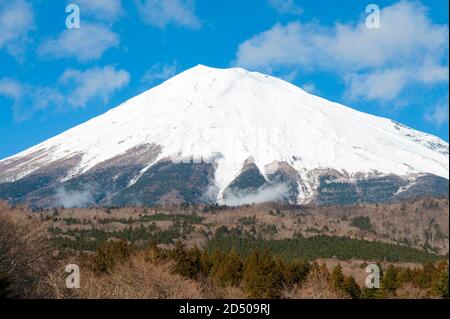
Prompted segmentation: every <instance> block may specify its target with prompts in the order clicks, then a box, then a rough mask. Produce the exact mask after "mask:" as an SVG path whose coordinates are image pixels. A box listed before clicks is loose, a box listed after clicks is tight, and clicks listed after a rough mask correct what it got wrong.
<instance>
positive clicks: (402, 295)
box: [395, 283, 429, 299]
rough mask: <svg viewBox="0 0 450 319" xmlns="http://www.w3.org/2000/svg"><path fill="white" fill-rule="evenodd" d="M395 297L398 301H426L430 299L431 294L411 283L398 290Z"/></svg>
mask: <svg viewBox="0 0 450 319" xmlns="http://www.w3.org/2000/svg"><path fill="white" fill-rule="evenodd" d="M395 295H396V297H397V298H398V299H426V298H429V292H428V290H426V289H421V288H418V287H416V286H414V285H413V284H411V283H405V284H403V285H402V286H401V287H400V288H398V289H397V291H396V292H395Z"/></svg>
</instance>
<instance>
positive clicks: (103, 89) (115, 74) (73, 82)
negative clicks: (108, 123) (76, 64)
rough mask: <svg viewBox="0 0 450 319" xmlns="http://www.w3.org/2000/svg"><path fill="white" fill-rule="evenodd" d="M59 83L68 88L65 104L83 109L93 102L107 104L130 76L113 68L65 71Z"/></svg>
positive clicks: (126, 82)
mask: <svg viewBox="0 0 450 319" xmlns="http://www.w3.org/2000/svg"><path fill="white" fill-rule="evenodd" d="M60 82H61V83H62V84H64V85H65V86H66V87H68V88H70V94H69V95H68V97H67V102H68V103H69V104H70V105H71V106H74V107H85V106H86V105H87V104H88V103H89V102H91V101H93V100H100V101H101V102H102V103H108V101H109V99H110V97H111V95H112V94H113V93H114V92H115V91H117V90H119V89H121V88H123V87H125V86H127V85H128V83H129V82H130V74H129V73H128V72H127V71H125V70H117V69H115V68H114V67H113V66H106V67H103V68H97V67H95V68H91V69H88V70H86V71H79V70H75V69H67V70H66V71H65V72H64V73H63V75H62V76H61V78H60Z"/></svg>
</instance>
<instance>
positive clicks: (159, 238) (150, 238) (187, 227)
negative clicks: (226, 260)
mask: <svg viewBox="0 0 450 319" xmlns="http://www.w3.org/2000/svg"><path fill="white" fill-rule="evenodd" d="M193 230H194V227H193V226H192V225H191V224H190V223H189V222H187V221H184V222H175V223H174V224H172V225H171V226H170V227H169V228H168V229H165V230H164V229H160V228H158V227H157V226H156V225H155V224H151V225H149V226H144V225H140V226H139V227H131V226H130V227H127V228H125V229H123V230H115V231H106V230H102V229H98V228H93V229H69V230H66V231H62V230H61V229H60V228H55V227H52V228H49V232H50V234H51V235H52V237H51V241H52V242H53V244H55V246H56V247H57V248H59V249H62V250H64V249H72V250H77V251H95V250H96V249H97V248H98V247H100V245H101V244H102V243H103V242H105V241H107V240H109V239H122V240H126V241H129V242H131V243H136V242H138V241H142V242H144V243H149V242H156V243H158V244H173V243H174V241H175V240H176V239H185V238H186V236H187V235H188V234H190V233H191V232H192V231H193Z"/></svg>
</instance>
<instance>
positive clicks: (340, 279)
mask: <svg viewBox="0 0 450 319" xmlns="http://www.w3.org/2000/svg"><path fill="white" fill-rule="evenodd" d="M330 280H331V284H332V285H333V288H334V289H336V290H337V291H342V285H343V283H344V274H343V273H342V267H341V264H338V265H337V266H336V267H334V269H333V271H332V273H331V277H330Z"/></svg>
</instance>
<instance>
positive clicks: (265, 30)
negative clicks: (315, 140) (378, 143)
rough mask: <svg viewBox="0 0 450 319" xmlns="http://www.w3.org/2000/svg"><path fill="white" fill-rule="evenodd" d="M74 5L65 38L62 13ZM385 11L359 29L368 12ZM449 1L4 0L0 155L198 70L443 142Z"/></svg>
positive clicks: (0, 15) (0, 12)
mask: <svg viewBox="0 0 450 319" xmlns="http://www.w3.org/2000/svg"><path fill="white" fill-rule="evenodd" d="M69 3H74V4H77V5H78V6H79V8H80V19H81V25H80V26H81V27H80V29H67V27H66V22H65V21H66V18H67V16H68V13H66V12H65V11H66V6H67V5H68V4H69ZM370 3H375V4H377V5H378V6H379V7H380V9H381V14H380V28H379V29H369V28H367V27H366V24H365V20H366V18H367V14H366V13H365V9H366V6H367V5H368V4H370ZM448 6H449V5H448V1H447V0H422V1H375V0H372V1H367V2H365V1H354V0H341V1H339V2H337V1H325V0H323V1H318V0H302V1H297V0H252V1H242V0H227V1H220V0H215V1H211V0H133V1H131V0H129V1H124V0H122V1H120V0H96V1H90V0H72V1H65V0H58V1H45V0H33V1H31V0H0V158H4V157H7V156H10V155H13V154H15V153H17V152H19V151H21V150H24V149H26V148H28V147H30V146H33V145H35V144H37V143H39V142H41V141H44V140H45V139H47V138H50V137H52V136H54V135H57V134H59V133H61V132H63V131H65V130H67V129H69V128H71V127H73V126H75V125H77V124H80V123H83V122H85V121H86V120H88V119H90V118H92V117H94V116H97V115H100V114H102V113H104V112H105V111H107V110H108V109H110V108H112V107H114V106H117V105H118V104H120V103H121V102H123V101H125V100H127V99H128V98H130V97H133V96H135V95H137V94H139V93H140V92H143V91H145V90H146V89H149V88H151V87H153V86H155V85H157V84H158V83H160V82H162V81H164V80H165V79H167V78H169V77H171V76H173V75H175V74H176V73H179V72H181V71H183V70H186V69H188V68H190V67H192V66H195V65H197V64H205V65H208V66H212V67H221V68H226V67H232V66H240V67H245V68H247V69H249V70H255V71H260V72H264V73H270V74H273V75H275V76H279V77H282V78H284V79H286V80H288V81H290V82H292V83H295V84H296V85H299V86H300V87H303V88H304V89H306V90H307V91H310V92H311V93H314V94H317V95H320V96H322V97H324V98H327V99H330V100H333V101H337V102H340V103H343V104H345V105H348V106H351V107H353V108H356V109H358V110H361V111H364V112H368V113H371V114H375V115H379V116H384V117H389V118H392V119H394V120H396V121H398V122H401V123H404V124H406V125H408V126H410V127H413V128H415V129H418V130H421V131H425V132H428V133H431V134H434V135H437V136H439V137H441V138H442V139H444V140H446V141H448V84H449V82H448V77H449V75H448V46H449V45H448V21H449V17H448V9H449V8H448Z"/></svg>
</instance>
